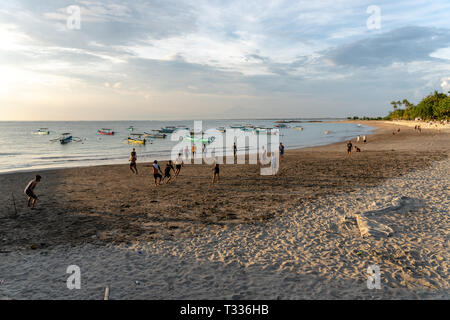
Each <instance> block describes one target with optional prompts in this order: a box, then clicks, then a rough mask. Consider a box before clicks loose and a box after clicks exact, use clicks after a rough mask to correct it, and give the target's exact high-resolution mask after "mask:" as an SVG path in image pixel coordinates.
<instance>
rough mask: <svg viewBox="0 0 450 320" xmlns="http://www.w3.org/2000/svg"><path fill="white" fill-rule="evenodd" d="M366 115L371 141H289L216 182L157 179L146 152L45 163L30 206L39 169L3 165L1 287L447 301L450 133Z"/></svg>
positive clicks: (187, 176) (38, 291)
mask: <svg viewBox="0 0 450 320" xmlns="http://www.w3.org/2000/svg"><path fill="white" fill-rule="evenodd" d="M353 122H354V121H353ZM357 123H361V124H366V125H369V126H374V127H376V128H377V130H376V132H375V134H374V135H370V136H368V142H367V143H366V144H364V143H362V142H361V143H356V142H355V140H353V143H354V145H357V146H358V147H360V148H361V152H360V153H356V152H353V153H352V156H351V157H350V158H349V157H348V156H347V154H346V145H345V142H342V143H336V144H332V145H327V146H321V147H313V148H305V149H299V150H288V151H287V152H286V155H285V157H284V158H283V159H282V160H281V165H280V172H279V174H278V175H277V176H275V177H271V176H270V177H269V176H260V175H259V169H260V168H259V166H258V165H231V164H230V165H228V164H227V165H222V166H221V183H220V184H217V185H212V184H211V166H207V165H185V166H184V167H183V169H182V171H181V174H180V176H179V177H178V178H177V179H176V180H175V181H174V182H173V183H171V184H168V185H161V186H159V187H155V186H154V184H153V177H152V175H151V168H150V167H149V166H148V165H149V164H143V163H139V162H138V168H139V170H140V174H139V175H138V176H134V175H132V174H131V172H130V170H129V168H128V166H127V165H126V164H123V165H109V166H97V167H86V168H72V169H62V170H48V171H45V172H43V173H42V176H43V180H42V183H41V184H40V185H39V186H38V188H37V190H36V193H37V194H38V195H39V196H40V201H39V202H38V208H39V209H38V210H33V211H31V210H29V209H28V208H27V207H26V201H25V198H24V195H23V188H24V187H25V185H26V183H27V182H28V181H29V180H30V179H31V178H32V177H33V174H30V173H14V174H5V175H0V182H1V183H0V203H2V206H1V207H0V260H1V263H0V299H1V297H3V298H6V297H8V298H12V299H47V298H52V299H55V298H61V299H102V297H103V292H104V288H105V287H106V286H109V287H110V292H111V299H214V298H217V299H223V298H224V299H319V298H322V299H346V298H350V299H372V298H375V299H379V298H387V299H417V298H436V299H448V298H449V297H450V296H449V280H448V261H449V258H450V257H449V253H450V252H449V249H448V245H449V241H448V235H449V232H448V230H449V209H448V208H449V207H450V200H449V179H448V176H449V172H450V171H449V160H448V152H449V150H450V132H448V130H447V129H443V130H439V131H438V130H434V129H433V130H432V129H429V130H423V131H422V133H418V132H416V131H415V130H414V128H410V127H408V126H407V125H402V124H399V123H389V122H382V121H359V122H357ZM398 128H401V130H400V132H397V133H396V134H395V135H393V134H392V132H393V131H394V130H395V131H396V130H397V129H398ZM162 167H163V166H162ZM12 194H13V195H14V199H15V206H16V208H15V209H14V205H13V197H12ZM15 211H17V214H16V213H15ZM364 228H366V229H364ZM374 264H375V265H378V266H379V267H380V270H381V289H378V290H369V289H367V286H366V279H367V276H368V275H367V267H368V266H369V265H374ZM69 265H78V266H80V268H81V271H82V288H81V289H80V290H68V289H67V287H66V284H65V281H66V279H67V277H68V274H66V268H67V266H69Z"/></svg>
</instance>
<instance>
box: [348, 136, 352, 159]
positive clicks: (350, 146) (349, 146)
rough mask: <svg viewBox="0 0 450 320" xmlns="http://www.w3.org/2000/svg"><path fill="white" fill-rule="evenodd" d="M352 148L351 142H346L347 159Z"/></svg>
mask: <svg viewBox="0 0 450 320" xmlns="http://www.w3.org/2000/svg"><path fill="white" fill-rule="evenodd" d="M352 148H353V145H352V142H351V141H350V140H348V142H347V155H348V156H349V157H350V155H351V154H352Z"/></svg>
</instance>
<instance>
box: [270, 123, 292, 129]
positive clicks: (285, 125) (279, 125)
mask: <svg viewBox="0 0 450 320" xmlns="http://www.w3.org/2000/svg"><path fill="white" fill-rule="evenodd" d="M274 127H275V128H280V129H286V128H290V126H288V125H287V124H284V123H280V124H276V125H274Z"/></svg>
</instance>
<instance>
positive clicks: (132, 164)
mask: <svg viewBox="0 0 450 320" xmlns="http://www.w3.org/2000/svg"><path fill="white" fill-rule="evenodd" d="M136 160H137V155H136V149H135V148H133V151H131V153H130V170H131V172H133V173H134V174H136V175H137V174H138V169H137V165H136Z"/></svg>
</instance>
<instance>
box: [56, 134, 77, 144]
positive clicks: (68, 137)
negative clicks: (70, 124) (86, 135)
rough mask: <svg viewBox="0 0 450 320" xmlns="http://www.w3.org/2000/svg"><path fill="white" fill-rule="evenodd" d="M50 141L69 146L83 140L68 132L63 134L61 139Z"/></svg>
mask: <svg viewBox="0 0 450 320" xmlns="http://www.w3.org/2000/svg"><path fill="white" fill-rule="evenodd" d="M50 141H52V142H55V141H59V143H61V144H67V143H69V142H81V141H82V139H81V138H78V137H73V136H72V135H71V134H70V133H69V132H66V133H61V136H60V137H59V138H56V139H53V140H50Z"/></svg>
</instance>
